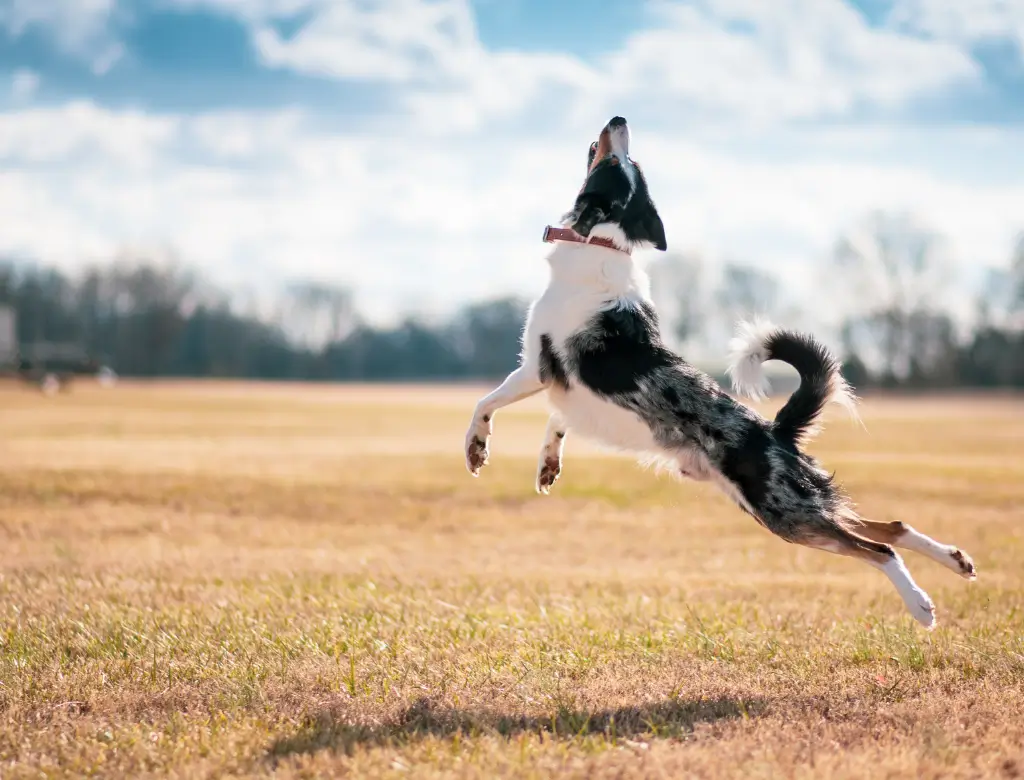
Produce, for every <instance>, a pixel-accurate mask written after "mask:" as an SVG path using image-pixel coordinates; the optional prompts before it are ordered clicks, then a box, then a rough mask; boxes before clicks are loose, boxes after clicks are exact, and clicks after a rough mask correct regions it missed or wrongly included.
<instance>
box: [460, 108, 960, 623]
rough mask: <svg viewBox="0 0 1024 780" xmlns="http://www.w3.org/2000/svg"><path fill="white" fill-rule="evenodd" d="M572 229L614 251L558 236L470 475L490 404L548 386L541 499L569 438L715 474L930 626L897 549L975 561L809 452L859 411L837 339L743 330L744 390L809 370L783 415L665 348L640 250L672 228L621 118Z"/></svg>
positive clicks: (478, 463) (739, 361)
mask: <svg viewBox="0 0 1024 780" xmlns="http://www.w3.org/2000/svg"><path fill="white" fill-rule="evenodd" d="M563 224H564V225H565V226H566V227H570V228H572V229H573V230H574V231H575V232H576V233H577V234H579V235H580V236H582V237H596V236H601V237H603V238H610V239H612V240H613V241H614V243H615V245H616V247H618V248H616V249H613V248H609V247H605V246H600V245H596V244H590V243H569V242H558V243H556V244H555V246H554V248H553V249H552V251H551V253H550V254H549V256H548V262H549V265H550V267H551V278H550V282H549V284H548V287H547V289H546V290H545V291H544V293H543V294H542V295H541V297H540V298H539V299H538V300H537V301H536V302H535V303H534V305H533V306H532V307H531V310H530V313H529V316H528V318H527V323H526V327H525V330H524V335H523V353H522V360H521V363H520V366H519V368H517V369H516V370H515V371H514V372H513V373H512V374H510V375H509V377H508V378H507V379H506V380H505V381H504V382H503V383H502V384H501V386H500V387H498V388H497V389H496V390H495V391H494V392H492V393H490V394H489V395H488V396H486V397H485V398H483V399H481V401H480V402H479V403H478V404H477V407H476V409H475V410H474V414H473V419H472V421H471V423H470V426H469V430H468V431H467V434H466V464H467V467H468V469H469V471H470V473H472V474H473V475H474V476H477V475H478V474H479V473H480V469H481V468H482V467H483V466H484V465H487V463H488V460H489V442H490V435H491V433H492V430H493V416H494V413H495V412H496V411H497V410H498V409H500V408H502V407H504V406H507V405H509V404H511V403H514V402H516V401H518V400H521V399H522V398H526V397H528V396H531V395H534V394H536V393H539V392H541V391H546V392H547V396H548V400H549V402H550V404H551V405H552V407H553V408H554V412H553V413H552V415H551V417H550V419H549V421H548V426H547V430H546V432H545V439H544V443H543V445H542V448H541V453H540V461H539V464H538V472H537V483H536V488H537V490H538V491H539V492H541V493H547V492H548V491H549V490H550V488H551V487H552V486H553V485H554V483H555V481H556V480H557V479H558V478H559V476H560V473H561V470H562V455H563V449H564V444H565V438H566V435H567V433H568V431H569V430H573V431H576V432H578V433H579V434H580V435H583V436H586V437H589V438H592V439H595V440H597V441H599V442H602V443H603V444H605V445H608V446H611V447H616V448H619V449H622V450H625V451H629V452H633V453H635V454H636V455H637V456H639V457H641V458H644V459H646V460H648V461H654V462H657V463H659V464H660V465H662V466H665V467H667V468H669V469H670V470H671V471H673V472H675V473H677V474H679V475H682V476H686V477H689V478H692V479H696V480H708V481H712V482H714V483H715V484H717V485H718V486H719V487H720V488H721V489H722V490H723V491H724V492H725V493H726V494H727V495H728V496H730V497H731V498H732V499H733V500H734V501H735V502H736V503H737V504H738V505H739V506H740V508H741V509H743V510H744V511H745V512H747V513H748V514H750V515H751V516H752V517H754V519H755V520H757V521H758V522H759V523H760V524H761V525H763V526H764V527H765V528H767V529H768V530H769V531H771V532H772V533H774V534H776V535H777V536H779V537H781V538H782V539H784V540H786V541H788V542H794V543H798V544H804V545H808V546H811V547H816V548H819V549H823V550H827V551H830V552H834V553H839V554H843V555H848V556H853V557H856V558H859V559H861V560H863V561H865V562H867V563H869V564H872V565H874V566H876V567H877V568H880V569H881V570H882V571H883V572H885V573H886V575H888V577H889V578H890V580H892V582H893V584H894V585H895V586H896V588H897V590H898V591H899V593H900V595H901V596H902V597H903V600H904V602H905V603H906V605H907V607H908V608H909V610H910V612H911V614H912V615H913V616H914V617H915V618H916V619H917V620H918V621H920V622H921V623H922V624H924V625H925V626H928V627H931V626H933V625H934V624H935V615H934V611H935V610H934V606H933V604H932V601H931V599H930V598H929V597H928V595H927V594H926V593H925V592H924V591H923V590H921V589H920V588H919V587H918V586H917V584H916V583H915V582H914V580H913V578H912V577H911V576H910V573H909V572H908V571H907V569H906V566H905V565H904V563H903V560H902V558H901V557H900V556H899V554H898V553H896V551H895V550H894V549H893V546H897V547H904V548H907V549H910V550H914V551H917V552H920V553H922V554H924V555H926V556H928V557H930V558H932V559H933V560H936V561H938V562H939V563H941V564H943V565H944V566H946V567H948V568H950V569H952V570H953V571H955V572H957V573H958V574H961V575H962V576H964V577H966V578H968V579H973V578H974V576H975V570H974V564H973V563H972V561H971V559H970V557H969V556H967V555H966V553H964V552H962V551H961V550H959V549H958V548H956V547H953V546H951V545H944V544H940V543H938V542H936V541H935V540H933V539H931V538H929V537H927V536H925V535H924V534H921V533H919V532H918V531H916V530H915V529H913V528H911V527H910V526H908V525H906V524H904V523H900V522H894V523H879V522H874V521H871V520H867V519H864V518H862V517H860V516H859V515H858V514H857V512H856V511H855V509H854V508H853V506H852V504H851V503H850V501H849V500H848V499H847V497H846V496H845V495H844V494H843V492H842V491H841V489H840V488H839V486H838V485H837V484H836V483H835V481H834V480H833V479H832V477H831V476H830V475H829V474H828V473H827V472H826V471H824V470H823V469H822V468H821V466H820V465H819V464H818V463H817V462H816V461H815V459H814V458H812V457H811V456H810V455H808V454H806V453H805V452H803V450H802V449H801V444H802V443H803V442H804V441H806V439H807V438H808V437H809V436H811V435H812V434H813V433H814V432H815V430H816V423H817V421H818V419H819V417H820V416H821V414H822V411H823V409H824V407H825V405H826V404H827V403H828V402H830V401H831V402H836V403H839V404H841V405H844V406H846V407H847V408H848V409H849V410H851V411H854V404H855V399H854V397H853V394H852V392H851V390H850V388H849V387H848V386H847V384H846V382H845V381H844V380H843V377H842V374H841V373H840V369H839V365H838V363H837V361H836V360H835V358H834V357H833V356H832V354H831V353H830V352H829V351H828V349H826V348H825V347H824V346H823V345H821V344H820V343H818V342H817V341H816V340H814V339H813V338H812V337H810V336H808V335H805V334H800V333H794V332H790V331H786V330H782V329H779V328H775V327H773V326H771V325H769V324H767V323H761V322H755V323H752V324H746V323H744V324H742V325H741V327H740V332H739V335H738V336H737V338H736V339H735V340H734V342H733V344H732V364H731V367H730V373H731V374H732V377H733V381H734V384H735V385H736V387H737V389H739V390H742V391H744V392H746V393H747V394H749V395H752V396H753V397H755V398H756V397H758V396H759V395H760V394H761V392H762V391H763V389H764V385H765V382H764V375H763V371H762V368H761V366H762V364H763V363H764V362H766V361H768V360H782V361H784V362H787V363H789V364H790V365H792V366H793V367H794V368H795V369H796V370H797V372H798V373H799V374H800V379H801V383H800V387H799V388H798V389H797V391H796V392H795V393H794V394H793V395H792V396H791V397H790V398H789V399H788V400H787V402H786V403H785V405H784V406H783V407H782V409H781V410H780V411H779V412H778V414H777V415H776V416H775V419H774V420H766V419H765V418H763V417H762V416H761V415H759V414H758V413H757V412H755V411H754V410H753V409H750V408H749V407H747V406H744V405H743V404H741V403H739V402H737V401H736V400H734V399H733V398H732V397H731V396H730V395H728V394H727V393H725V392H724V391H723V390H722V389H721V388H720V387H719V386H718V385H717V384H716V383H715V381H714V380H713V379H712V378H711V377H709V376H708V375H707V374H705V373H703V372H702V371H700V370H698V369H697V368H695V367H694V366H692V365H690V364H689V363H687V362H686V361H685V360H684V359H683V358H682V357H681V356H680V355H678V354H676V353H674V352H673V351H672V350H670V349H669V348H668V347H666V346H665V344H664V343H663V342H662V339H661V335H660V328H659V323H658V316H657V313H656V312H655V309H654V307H653V305H652V304H651V301H650V296H649V287H648V280H647V276H646V274H644V272H643V271H642V270H641V269H640V268H639V266H638V265H637V264H636V263H635V262H634V261H633V258H632V256H631V250H632V249H633V248H634V247H638V246H650V247H654V248H657V249H661V250H664V249H665V248H666V247H667V242H666V238H665V230H664V227H663V224H662V221H661V218H660V216H659V214H658V211H657V208H656V207H655V205H654V202H653V201H652V199H651V197H650V194H649V192H648V188H647V182H646V179H645V177H644V174H643V172H642V170H641V169H640V167H639V166H638V165H637V164H636V162H635V161H634V160H632V158H630V156H629V129H628V127H627V125H626V121H625V120H624V119H622V118H621V117H615V118H613V119H612V120H611V121H610V122H609V123H608V125H607V126H606V127H605V128H604V129H603V130H602V132H601V135H600V138H599V140H598V141H597V142H595V143H594V144H592V145H591V147H590V150H589V153H588V160H587V177H586V180H585V182H584V184H583V187H582V188H581V189H580V192H579V194H578V195H577V198H576V202H575V204H574V206H573V209H572V210H571V211H570V212H569V213H567V214H566V215H565V217H564V218H563Z"/></svg>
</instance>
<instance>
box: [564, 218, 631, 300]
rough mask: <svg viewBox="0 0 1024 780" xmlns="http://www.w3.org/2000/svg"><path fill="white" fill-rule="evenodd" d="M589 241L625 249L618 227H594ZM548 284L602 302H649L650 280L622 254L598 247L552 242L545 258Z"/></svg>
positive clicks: (594, 245)
mask: <svg viewBox="0 0 1024 780" xmlns="http://www.w3.org/2000/svg"><path fill="white" fill-rule="evenodd" d="M590 235H591V237H600V238H609V239H611V240H612V241H613V242H614V243H615V244H616V245H617V247H618V246H626V247H628V246H629V242H628V240H627V239H626V236H625V234H623V232H622V230H621V229H620V228H619V227H618V225H597V226H595V227H594V230H593V231H592V232H591V234H590ZM548 264H549V265H550V266H551V284H553V285H559V286H561V285H568V286H571V287H572V288H574V289H576V290H578V291H579V292H582V293H593V294H597V295H599V296H600V297H603V298H614V299H631V300H649V299H650V280H649V279H648V277H647V274H646V273H644V271H643V269H642V268H641V267H640V265H639V264H638V263H636V262H635V261H634V259H633V257H632V256H631V255H630V254H629V253H628V252H627V251H625V250H621V249H618V248H615V249H612V248H609V247H606V246H601V245H598V244H587V243H577V242H570V241H556V242H555V244H554V248H553V249H552V250H551V252H550V253H549V254H548Z"/></svg>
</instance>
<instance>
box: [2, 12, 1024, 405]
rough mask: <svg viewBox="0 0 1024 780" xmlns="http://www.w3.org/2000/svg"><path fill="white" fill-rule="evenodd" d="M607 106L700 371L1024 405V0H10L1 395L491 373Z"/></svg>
mask: <svg viewBox="0 0 1024 780" xmlns="http://www.w3.org/2000/svg"><path fill="white" fill-rule="evenodd" d="M613 114H622V115H624V116H626V117H627V118H628V119H629V121H630V124H631V126H632V128H633V148H632V152H633V155H634V156H635V158H636V159H637V160H638V161H639V162H640V163H641V164H642V165H643V166H644V170H645V173H646V175H647V178H648V180H649V183H650V186H651V190H652V193H653V195H654V198H655V200H656V202H657V204H658V206H659V209H660V211H661V214H662V217H663V219H664V221H665V224H666V229H667V234H668V242H669V252H668V253H665V254H661V253H649V252H644V253H640V258H641V260H642V261H643V262H645V263H646V264H648V267H649V269H650V271H651V274H652V278H653V286H654V295H655V299H656V302H657V304H658V305H659V307H660V310H661V312H662V316H663V326H664V330H665V336H666V338H667V339H668V340H669V341H670V342H671V343H672V344H673V345H674V346H676V347H678V348H680V349H682V350H683V351H684V353H685V354H686V355H687V356H688V357H689V358H691V359H692V360H693V361H694V362H697V363H698V364H700V365H702V366H703V367H705V368H707V369H708V370H710V371H713V372H715V373H719V372H720V369H721V366H722V359H723V357H724V355H725V351H726V344H727V341H728V338H729V336H730V334H731V331H732V329H733V325H734V322H735V320H736V319H738V318H740V317H747V316H750V315H752V314H755V313H760V314H765V315H768V316H770V317H771V318H772V319H774V320H776V321H777V322H779V323H780V324H786V325H790V326H794V327H799V328H807V329H812V330H814V331H815V332H816V333H818V334H819V335H820V336H821V337H822V338H823V339H825V340H826V341H828V342H829V343H830V344H832V345H833V346H834V347H835V348H836V349H837V350H840V351H841V353H842V355H843V356H844V359H845V361H846V370H847V374H848V377H849V378H850V380H851V381H852V382H854V383H855V384H856V385H857V386H858V388H859V389H862V390H863V389H867V388H870V387H872V386H883V387H901V386H905V387H911V388H954V387H1012V386H1016V387H1021V386H1024V239H1022V230H1024V0H773V2H770V3H769V2H765V1H764V0H695V1H687V0H603V2H602V3H601V4H600V5H597V4H593V3H585V2H568V1H567V0H566V1H562V2H557V3H555V2H547V1H545V0H0V368H2V369H5V370H7V371H9V372H15V371H17V370H18V367H19V366H20V367H21V368H22V369H23V370H32V371H36V373H37V374H38V373H39V371H41V370H48V369H46V367H47V366H51V367H52V366H55V365H58V364H60V365H63V366H64V367H65V369H66V370H69V371H70V370H77V369H76V368H74V367H77V368H78V369H82V370H90V371H92V370H95V369H96V368H97V367H98V366H99V365H106V366H109V367H111V368H113V369H114V370H115V371H117V372H118V373H119V374H122V375H128V376H197V377H201V376H214V377H248V378H268V379H314V380H353V381H355V380H359V381H364V380H467V379H482V378H492V377H498V376H502V375H504V374H505V373H506V372H507V371H508V370H509V369H511V368H512V367H513V366H514V364H515V362H516V355H517V352H518V346H519V345H518V338H519V331H520V328H521V326H522V318H523V314H524V310H525V306H526V303H527V302H528V300H529V297H530V296H532V295H535V294H537V293H538V292H539V291H540V290H541V289H543V286H544V284H545V282H546V277H547V267H546V264H545V262H544V256H545V252H546V247H545V246H544V245H543V244H541V242H540V238H539V237H540V235H541V231H542V229H543V227H544V226H545V225H547V224H554V223H556V222H557V220H558V218H559V216H560V215H561V214H562V213H563V212H564V211H566V210H567V209H568V208H569V207H570V205H571V203H572V200H573V198H574V196H575V193H576V191H577V189H578V187H579V184H580V182H581V179H582V175H583V173H584V168H585V161H586V152H587V148H588V146H589V143H590V142H591V140H593V139H594V138H595V137H596V135H597V132H598V131H599V129H600V128H601V127H602V126H603V124H604V123H605V122H606V121H607V119H608V118H609V117H610V116H612V115H613ZM69 366H70V367H71V368H68V367H69Z"/></svg>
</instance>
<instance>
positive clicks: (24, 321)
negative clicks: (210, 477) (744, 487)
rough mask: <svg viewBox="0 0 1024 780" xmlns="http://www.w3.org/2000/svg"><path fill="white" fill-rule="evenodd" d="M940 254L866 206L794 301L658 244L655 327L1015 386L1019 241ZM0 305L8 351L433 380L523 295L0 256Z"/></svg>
mask: <svg viewBox="0 0 1024 780" xmlns="http://www.w3.org/2000/svg"><path fill="white" fill-rule="evenodd" d="M953 266H954V263H953V258H951V257H949V256H948V252H947V250H946V247H945V243H944V241H943V240H942V237H941V236H940V235H939V234H937V233H935V232H933V231H929V230H927V229H926V228H923V227H921V226H920V225H918V224H917V223H915V222H914V221H913V220H912V219H910V218H909V217H907V216H904V215H894V214H884V213H879V214H873V215H870V216H869V217H868V218H866V219H865V220H864V222H863V224H862V225H860V226H859V227H858V228H857V229H856V230H853V231H851V232H850V233H849V234H848V235H845V236H843V237H841V238H840V239H839V241H837V243H836V246H835V248H834V251H833V252H832V255H831V256H830V257H829V258H827V260H826V261H825V262H823V263H821V264H820V265H819V267H818V270H819V273H820V277H821V279H820V280H819V281H816V282H815V284H814V289H815V295H814V300H810V301H803V302H801V301H799V300H794V299H793V297H792V296H790V295H787V291H786V285H785V284H784V283H782V282H781V281H780V279H779V277H778V276H777V275H776V274H774V273H772V272H771V271H766V270H765V269H764V268H760V267H758V268H755V267H753V266H748V265H744V264H742V263H735V262H725V263H716V264H714V265H710V264H707V263H705V262H704V261H702V260H701V258H699V257H697V256H692V255H685V254H673V255H668V256H664V257H661V258H660V259H659V260H658V261H657V262H656V263H655V264H654V265H653V267H652V268H651V275H652V287H653V289H654V292H655V299H656V303H657V304H658V308H659V310H660V311H661V312H662V319H663V325H664V329H665V335H666V338H667V339H668V340H669V341H670V342H672V343H673V345H674V346H677V347H679V348H681V349H682V350H683V351H684V354H687V355H688V356H692V355H700V354H701V350H702V349H703V350H704V354H707V355H722V354H723V346H724V344H725V343H726V342H727V340H728V337H729V335H730V334H731V329H732V328H733V326H734V323H735V321H736V320H738V319H741V318H748V317H750V316H752V315H754V314H764V315H766V316H769V317H770V318H771V319H772V320H774V321H776V322H779V323H782V324H793V325H796V326H798V327H808V328H811V329H812V330H814V331H815V332H820V331H821V329H824V332H828V333H830V334H831V341H832V342H833V344H834V346H836V348H837V349H838V350H839V351H840V353H841V354H842V356H843V358H844V371H845V373H846V375H847V378H848V379H849V380H850V381H851V382H852V383H853V384H854V385H855V386H856V387H858V388H865V387H872V386H882V387H893V388H896V387H908V388H953V387H1018V388H1019V387H1024V238H1022V240H1021V241H1020V242H1019V243H1018V245H1017V248H1016V251H1015V252H1014V253H1013V256H1012V257H1011V258H1010V262H1009V263H1008V265H1007V266H1006V267H1005V268H1002V269H999V270H990V271H988V272H987V276H986V278H985V280H984V282H983V284H982V286H981V290H980V292H979V294H978V295H977V296H976V297H975V298H971V296H969V295H967V294H965V293H964V292H963V291H962V290H961V289H959V287H958V284H959V282H958V281H957V280H956V278H955V275H954V274H952V273H951V271H952V268H953ZM4 305H6V306H10V307H12V308H13V309H14V310H15V313H16V321H17V333H18V340H19V342H20V344H21V346H22V348H23V349H26V348H28V347H30V346H31V345H32V344H37V343H40V342H58V343H74V344H77V345H79V346H81V347H82V348H84V349H85V350H86V351H88V352H89V353H90V354H92V355H94V356H95V357H97V358H99V359H100V360H102V361H103V362H105V363H106V364H108V365H110V366H111V367H112V368H113V369H114V370H116V371H117V372H118V373H119V374H121V375H124V376H138V377H156V376H169V377H225V378H226V377H237V378H254V379H255V378H259V379H277V380H281V379H295V380H299V379H301V380H335V381H338V380H341V381H346V380H348V381H357V380H358V381H403V380H410V381H411V380H419V381H424V380H427V381H429V380H436V381H442V380H461V379H466V380H468V379H483V378H487V379H493V378H497V377H502V376H504V375H505V374H507V373H508V372H509V371H510V370H512V368H514V367H515V365H516V362H517V358H518V353H519V348H520V343H519V338H520V332H521V329H522V324H523V317H524V315H525V312H526V306H527V302H526V301H524V300H521V299H519V298H514V297H509V298H501V299H497V300H490V301H483V302H476V303H473V304H469V305H466V306H464V307H462V308H460V309H459V310H457V311H456V312H455V313H454V314H452V315H451V316H450V317H448V318H447V319H444V320H441V321H429V320H426V319H423V318H417V317H412V316H410V317H407V318H405V319H404V320H401V321H400V322H398V323H397V324H395V325H392V326H387V327H384V326H375V325H372V324H370V323H368V322H367V321H365V320H364V318H363V317H362V316H361V315H360V313H359V310H358V306H357V303H356V301H355V299H354V297H353V295H352V294H351V292H350V291H348V290H345V289H340V288H337V287H333V286H331V285H325V284H318V283H302V284H295V285H291V286H289V287H288V288H287V289H285V290H283V291H282V292H281V294H280V295H279V296H278V299H277V301H276V302H275V305H274V306H273V307H271V312H270V313H269V314H267V313H266V312H264V313H261V314H256V313H252V312H248V313H246V312H243V311H240V310H239V308H238V305H237V301H234V300H233V299H232V297H231V296H230V295H229V294H227V293H225V292H223V291H219V290H217V289H215V288H213V287H211V286H210V285H209V284H207V283H206V282H204V281H203V280H202V279H200V278H199V277H197V276H196V275H195V274H194V273H191V272H190V271H188V270H187V269H184V268H182V267H181V266H180V265H175V264H166V263H158V262H154V261H148V260H147V259H146V258H139V257H130V256H122V257H119V258H115V259H114V260H113V261H111V262H110V263H108V264H105V265H102V266H94V267H91V268H88V269H86V270H85V271H83V272H81V273H79V274H75V275H71V274H67V273H62V272H60V271H58V270H56V269H53V268H43V267H40V266H37V265H31V264H26V263H20V262H14V261H2V260H0V306H4ZM830 319H831V321H830V322H827V321H828V320H830Z"/></svg>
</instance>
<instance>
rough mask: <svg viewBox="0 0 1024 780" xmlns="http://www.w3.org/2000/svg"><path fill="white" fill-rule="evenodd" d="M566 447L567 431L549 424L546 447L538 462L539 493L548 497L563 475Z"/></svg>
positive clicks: (537, 486) (545, 439)
mask: <svg viewBox="0 0 1024 780" xmlns="http://www.w3.org/2000/svg"><path fill="white" fill-rule="evenodd" d="M552 419H553V420H554V418H552ZM564 446H565V429H564V428H558V427H554V426H553V425H552V424H550V423H549V425H548V430H547V432H546V433H545V438H544V446H543V447H541V449H540V458H539V459H538V461H537V483H536V488H537V492H538V493H540V494H542V495H545V496H546V495H547V494H548V493H550V492H551V488H552V486H553V485H554V484H555V482H557V481H558V477H559V475H561V473H562V449H563V447H564Z"/></svg>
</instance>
